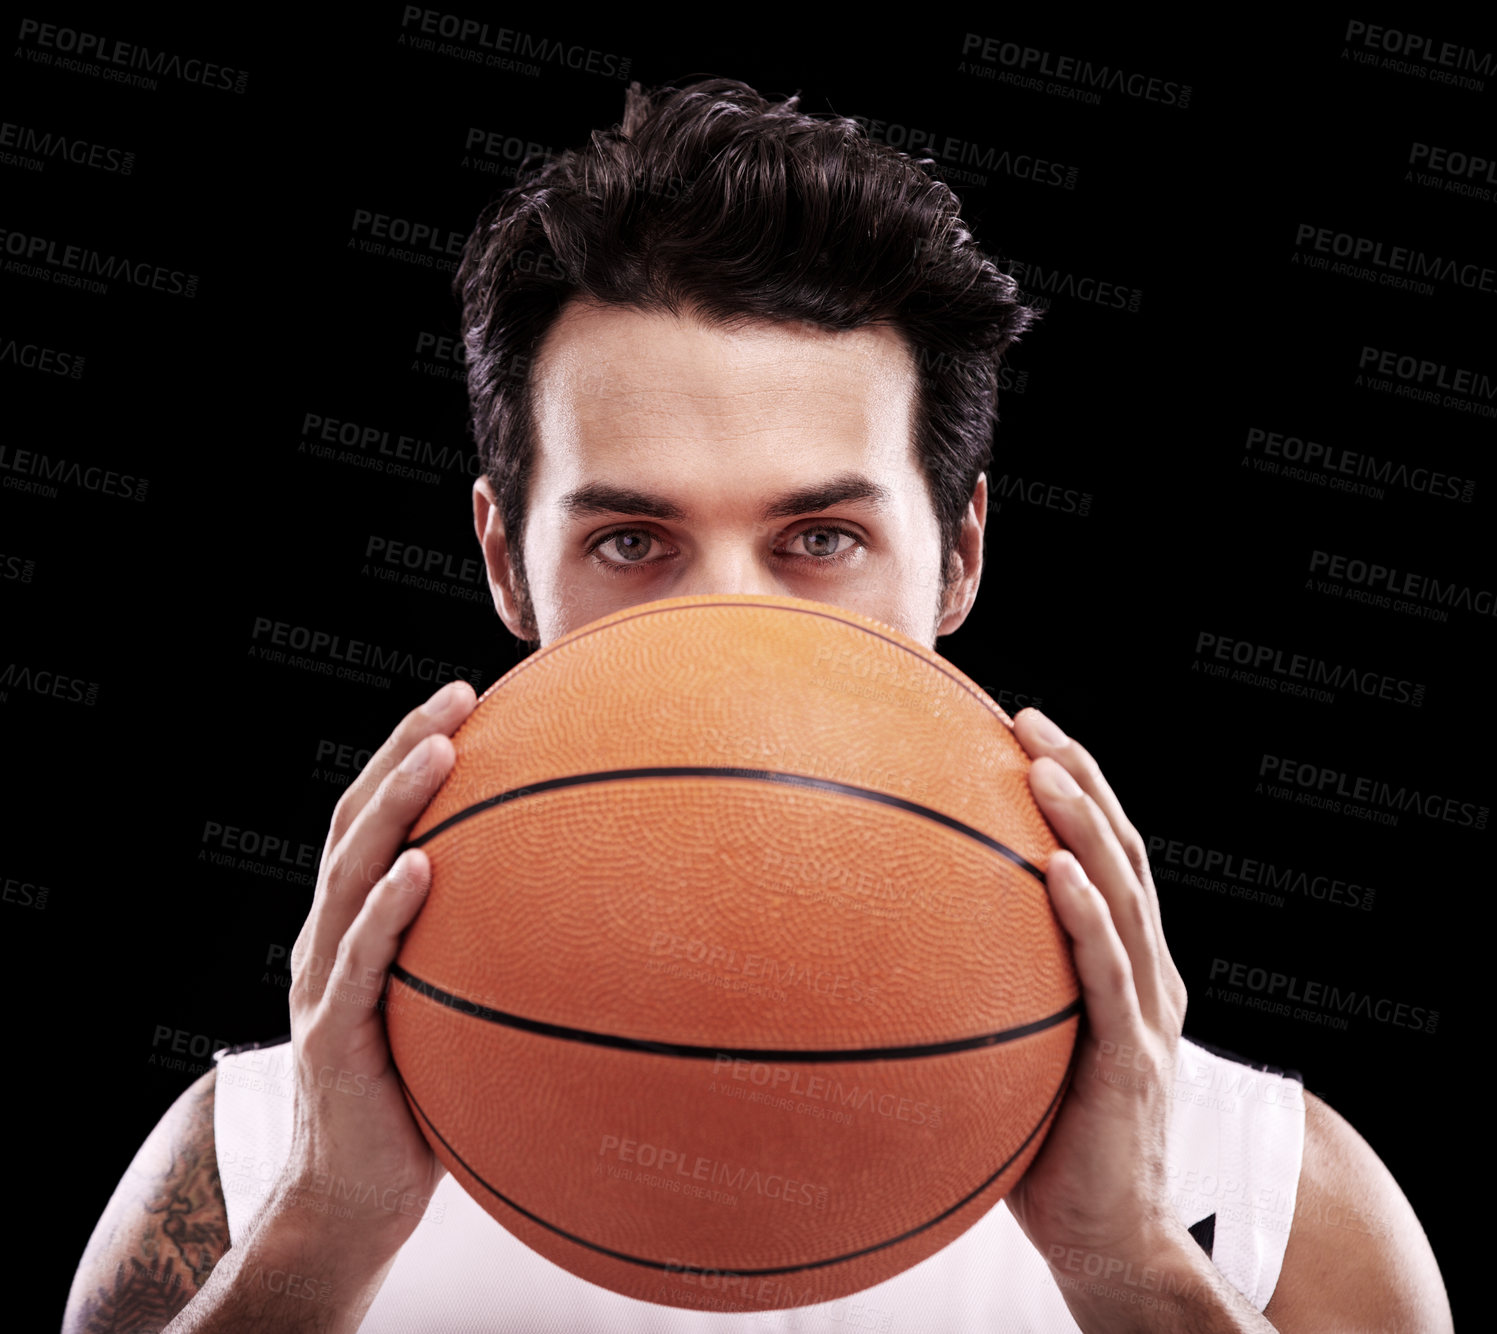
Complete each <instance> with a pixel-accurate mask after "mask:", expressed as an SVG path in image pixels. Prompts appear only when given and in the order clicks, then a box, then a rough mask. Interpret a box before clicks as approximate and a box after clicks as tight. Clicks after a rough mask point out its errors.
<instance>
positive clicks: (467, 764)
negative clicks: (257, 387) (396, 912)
mask: <svg viewBox="0 0 1497 1334" xmlns="http://www.w3.org/2000/svg"><path fill="white" fill-rule="evenodd" d="M454 741H455V744H456V748H457V763H456V766H455V767H454V769H453V771H452V774H451V776H450V777H449V779H448V781H447V783H446V784H445V785H444V787H443V788H442V789H441V791H440V792H438V793H437V795H436V797H435V798H434V799H433V801H432V803H431V805H430V806H429V807H428V809H427V810H426V812H425V813H424V814H423V816H422V817H421V820H420V821H419V822H418V823H417V824H416V826H415V827H414V829H413V830H412V833H411V843H412V844H413V845H415V846H419V847H421V848H424V849H425V851H426V853H427V854H428V856H429V857H430V858H431V863H432V889H431V894H430V896H429V898H428V900H427V903H426V905H425V907H424V908H423V909H422V911H421V915H420V916H419V917H418V918H417V920H416V923H415V925H414V926H413V927H412V928H411V930H410V932H409V933H408V935H407V938H406V940H405V942H404V944H403V946H402V948H401V951H400V954H399V957H398V959H397V961H396V965H395V967H394V969H393V970H392V980H391V983H390V990H389V995H388V997H387V1006H388V1009H387V1016H386V1017H387V1023H388V1029H389V1037H390V1047H391V1052H392V1054H393V1057H394V1060H395V1064H396V1067H397V1069H398V1071H399V1074H400V1078H401V1081H402V1084H403V1086H404V1088H405V1091H406V1096H407V1098H408V1100H409V1102H410V1105H411V1107H412V1110H413V1113H414V1115H415V1117H416V1120H417V1123H418V1124H419V1125H420V1126H421V1127H422V1130H423V1131H424V1133H425V1135H426V1137H427V1139H428V1141H429V1142H430V1143H431V1145H432V1148H433V1150H434V1151H435V1152H436V1154H437V1156H438V1157H439V1158H440V1159H441V1160H442V1161H443V1162H444V1163H445V1164H446V1165H447V1167H448V1168H449V1169H450V1170H451V1172H452V1173H453V1175H454V1176H456V1177H457V1179H458V1180H459V1181H460V1182H461V1183H462V1184H463V1186H464V1187H465V1188H466V1189H467V1190H468V1192H469V1194H471V1195H472V1196H473V1197H474V1199H476V1200H477V1201H478V1202H479V1203H480V1204H481V1205H482V1206H483V1207H484V1208H485V1209H486V1210H488V1212H489V1213H490V1214H492V1215H493V1216H494V1218H496V1219H497V1220H498V1221H499V1222H500V1223H502V1224H503V1225H504V1226H505V1227H506V1228H508V1229H509V1230H510V1231H511V1232H512V1233H514V1234H515V1235H516V1236H517V1237H519V1238H520V1239H521V1240H522V1241H524V1242H525V1243H526V1244H527V1245H529V1246H530V1247H532V1248H533V1249H534V1250H536V1251H539V1252H540V1253H541V1254H542V1255H544V1256H546V1257H548V1258H549V1259H551V1260H553V1261H554V1262H555V1263H556V1264H558V1265H560V1266H562V1268H564V1269H567V1270H569V1271H571V1272H572V1273H573V1274H576V1275H578V1276H580V1277H582V1278H584V1279H587V1280H589V1281H591V1282H593V1283H598V1284H601V1285H602V1286H603V1287H605V1288H611V1289H612V1290H614V1291H615V1292H621V1293H625V1294H627V1295H629V1296H631V1297H638V1298H643V1299H644V1300H647V1301H653V1302H660V1303H665V1304H668V1305H672V1306H693V1307H703V1308H708V1309H714V1310H738V1311H742V1310H768V1309H775V1308H781V1307H789V1306H803V1305H809V1304H811V1303H815V1302H822V1301H830V1300H832V1299H834V1298H837V1297H841V1296H844V1295H846V1294H848V1293H852V1292H857V1291H860V1290H861V1289H864V1288H868V1287H871V1286H872V1285H874V1284H875V1283H879V1282H881V1281H882V1280H884V1279H886V1278H889V1277H891V1276H892V1275H894V1274H897V1273H899V1272H901V1271H902V1270H905V1269H907V1268H909V1267H910V1266H911V1265H914V1264H916V1263H918V1262H919V1261H920V1260H923V1259H924V1258H925V1257H926V1256H928V1255H931V1254H933V1253H934V1252H936V1251H938V1250H940V1249H941V1247H943V1246H945V1245H946V1244H947V1243H949V1242H951V1241H952V1240H954V1239H955V1238H956V1237H958V1236H960V1235H961V1233H962V1232H964V1231H965V1230H966V1229H967V1228H969V1227H971V1226H972V1224H973V1223H975V1222H976V1221H977V1220H978V1219H979V1218H981V1217H982V1215H983V1214H984V1213H986V1212H987V1211H988V1210H989V1209H991V1208H992V1207H993V1205H994V1204H996V1203H997V1202H998V1201H999V1200H1000V1199H1002V1198H1003V1196H1004V1194H1005V1193H1006V1192H1007V1191H1008V1190H1009V1189H1010V1188H1011V1187H1012V1186H1013V1184H1014V1183H1015V1182H1016V1181H1017V1180H1018V1179H1019V1177H1020V1176H1021V1175H1022V1174H1023V1172H1024V1170H1025V1168H1026V1167H1027V1166H1028V1164H1029V1162H1030V1160H1031V1159H1032V1158H1033V1157H1034V1155H1035V1153H1036V1152H1037V1151H1038V1149H1039V1147H1040V1145H1041V1143H1042V1142H1043V1139H1044V1136H1045V1133H1046V1131H1047V1130H1048V1129H1049V1125H1050V1122H1051V1119H1052V1117H1053V1114H1054V1112H1055V1110H1056V1107H1057V1106H1058V1104H1059V1101H1060V1098H1061V1095H1062V1093H1063V1092H1064V1089H1065V1086H1066V1080H1067V1075H1068V1070H1069V1066H1070V1059H1071V1053H1072V1048H1073V1045H1074V1043H1075V1039H1076V1030H1077V1025H1078V1023H1079V1014H1080V1008H1081V1007H1080V991H1079V987H1078V985H1077V980H1076V974H1075V972H1074V969H1073V967H1072V962H1071V956H1070V949H1069V945H1068V942H1067V940H1066V938H1065V934H1064V932H1063V931H1062V929H1061V927H1060V925H1059V923H1058V922H1057V921H1056V919H1055V917H1054V915H1053V913H1052V911H1051V907H1050V900H1049V896H1048V894H1047V892H1046V889H1045V884H1044V879H1043V876H1044V870H1045V867H1046V865H1047V864H1048V861H1049V857H1050V854H1051V853H1052V852H1053V851H1054V850H1055V848H1056V847H1057V846H1058V845H1057V843H1056V841H1055V838H1054V835H1053V834H1052V833H1051V831H1050V828H1049V826H1048V825H1047V824H1046V823H1045V820H1044V818H1043V817H1042V816H1041V814H1040V812H1039V809H1038V807H1037V806H1036V805H1035V803H1034V800H1033V798H1032V797H1031V796H1030V793H1029V787H1028V781H1027V774H1028V770H1029V760H1028V757H1027V756H1026V755H1025V753H1024V751H1023V748H1022V747H1021V746H1020V745H1019V743H1018V742H1017V740H1015V738H1014V736H1013V730H1012V725H1011V723H1010V722H1009V719H1008V718H1007V717H1006V716H1005V714H1004V713H1003V712H1002V710H1000V709H999V708H998V706H997V705H996V704H994V703H993V701H992V700H991V699H989V698H988V696H987V695H986V694H984V692H983V691H982V690H981V689H980V688H979V687H978V686H977V685H975V684H974V683H973V682H972V681H970V680H969V679H968V678H967V677H966V676H964V675H963V674H962V673H961V672H959V671H957V670H956V668H954V667H953V666H951V664H950V663H948V662H946V661H945V660H944V659H943V658H941V657H940V656H939V655H937V654H935V653H933V652H931V651H930V650H929V649H926V648H924V647H922V646H921V645H919V644H917V643H916V642H915V641H914V640H912V639H909V638H907V637H906V636H905V635H902V634H900V633H899V632H898V631H895V630H893V629H891V628H890V627H889V626H887V625H884V624H883V623H882V622H879V621H876V620H874V619H872V618H871V617H867V616H862V615H859V614H858V613H856V612H850V611H844V610H841V609H839V608H836V607H831V606H828V605H826V604H824V603H819V602H811V601H807V600H803V599H800V598H781V597H749V596H741V597H716V596H702V597H682V598H670V599H666V600H664V601H659V602H651V603H646V604H643V605H640V606H635V607H630V608H628V609H627V610H624V611H620V612H617V613H615V614H613V615H610V616H605V617H603V618H602V619H600V620H597V621H594V622H592V623H591V624H589V625H587V626H584V627H583V628H581V629H579V630H576V631H574V632H573V633H572V634H569V635H567V636H566V637H565V638H562V639H558V640H556V641H555V642H554V643H552V644H550V645H548V646H547V647H546V648H544V649H543V650H541V651H539V652H537V653H535V654H533V655H532V656H531V657H529V658H527V659H526V660H525V661H524V662H522V663H520V665H519V666H517V667H516V668H514V670H513V671H511V672H509V673H508V674H507V675H506V676H504V677H503V678H502V679H501V680H499V681H498V682H496V683H495V684H494V686H493V687H492V688H490V690H489V691H488V692H487V693H486V694H485V695H484V697H483V700H482V702H481V703H480V704H479V706H478V707H477V708H476V709H475V710H474V712H473V713H472V715H471V716H470V717H469V718H468V719H467V721H466V722H465V723H464V724H463V726H462V727H461V728H460V729H459V731H458V732H457V735H456V736H455V738H454Z"/></svg>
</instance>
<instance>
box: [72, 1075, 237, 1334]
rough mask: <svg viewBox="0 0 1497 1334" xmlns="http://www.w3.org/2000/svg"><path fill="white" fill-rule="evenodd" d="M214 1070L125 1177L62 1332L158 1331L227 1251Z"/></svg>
mask: <svg viewBox="0 0 1497 1334" xmlns="http://www.w3.org/2000/svg"><path fill="white" fill-rule="evenodd" d="M216 1075H217V1071H216V1070H210V1071H209V1072H208V1073H207V1074H206V1075H204V1076H203V1077H202V1078H201V1079H199V1080H198V1081H197V1082H196V1083H194V1084H193V1085H192V1086H191V1087H190V1088H189V1089H187V1091H186V1092H185V1093H183V1094H182V1096H181V1097H180V1098H178V1099H177V1100H176V1102H174V1103H173V1104H172V1106H171V1108H170V1109H169V1110H168V1111H167V1113H166V1115H165V1116H163V1117H162V1118H161V1120H160V1121H159V1122H158V1123H157V1125H156V1128H155V1129H154V1130H153V1131H152V1132H151V1133H150V1135H149V1137H148V1138H147V1139H146V1142H145V1143H144V1144H142V1145H141V1147H140V1152H139V1153H137V1154H136V1155H135V1159H134V1161H133V1162H132V1163H131V1164H130V1166H129V1167H128V1168H127V1169H126V1170H125V1175H124V1176H123V1177H121V1178H120V1184H119V1185H118V1186H116V1187H115V1191H114V1194H113V1195H112V1196H110V1199H109V1203H108V1205H107V1206H106V1207H105V1209H104V1213H103V1215H102V1216H101V1217H100V1219H99V1222H98V1224H97V1226H95V1228H94V1232H93V1236H92V1237H90V1238H89V1241H88V1246H87V1248H86V1249H85V1250H84V1252H83V1260H82V1262H81V1263H80V1264H79V1266H78V1272H77V1274H76V1275H74V1277H73V1286H72V1290H71V1291H70V1292H69V1293H68V1304H67V1310H66V1312H65V1313H64V1315H63V1322H62V1328H63V1334H114V1332H115V1331H124V1330H141V1329H152V1330H155V1329H160V1328H161V1327H162V1326H164V1325H165V1324H166V1323H167V1321H169V1320H170V1319H171V1318H172V1317H173V1316H174V1315H176V1313H177V1312H178V1311H180V1310H181V1309H182V1308H183V1307H184V1306H186V1305H187V1303H188V1302H189V1301H191V1300H192V1298H193V1297H194V1296H195V1295H196V1294H197V1291H198V1289H199V1288H201V1287H202V1286H203V1284H204V1283H206V1282H207V1280H208V1275H209V1274H210V1273H212V1272H213V1267H214V1265H216V1264H217V1263H218V1261H219V1260H220V1258H222V1256H223V1254H224V1252H225V1251H227V1250H228V1249H229V1220H228V1216H227V1215H226V1214H225V1212H224V1197H223V1190H222V1189H221V1188H220V1186H219V1181H218V1156H217V1153H216V1152H215V1149H214V1144H213V1088H214V1079H215V1077H216Z"/></svg>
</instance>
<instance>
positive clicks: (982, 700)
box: [458, 602, 1008, 731]
mask: <svg viewBox="0 0 1497 1334" xmlns="http://www.w3.org/2000/svg"><path fill="white" fill-rule="evenodd" d="M714 607H732V608H734V609H735V610H742V609H744V608H748V609H749V610H754V609H756V608H759V607H765V609H766V610H772V611H790V612H794V613H795V614H796V615H797V616H815V617H817V618H818V619H820V620H823V621H835V622H836V623H837V624H838V625H840V626H843V627H845V628H846V629H849V630H861V631H862V632H863V633H864V634H865V635H872V636H873V637H874V638H875V639H881V640H883V641H884V643H886V644H888V645H890V646H892V647H893V648H897V649H898V650H899V651H900V652H901V653H907V654H909V655H910V657H912V658H920V661H921V662H922V663H924V665H925V666H927V667H930V668H933V669H934V670H935V671H938V672H940V674H941V675H942V676H944V677H945V678H946V679H947V680H948V681H950V682H951V684H952V685H954V686H957V687H958V688H959V689H961V690H962V691H964V692H965V693H966V694H968V695H971V696H972V698H973V699H975V700H976V701H977V702H978V703H979V704H981V705H982V706H983V708H985V709H986V710H987V711H988V712H989V713H991V714H992V715H993V716H994V717H995V718H999V719H1003V718H1007V716H1008V715H1007V714H1005V713H1004V712H1003V710H1002V709H1000V708H999V707H998V706H997V705H996V704H995V703H994V702H993V701H992V699H990V698H989V697H988V695H987V694H986V693H985V692H983V691H982V690H980V689H978V688H976V687H975V686H974V685H973V684H972V683H971V682H970V681H964V680H961V679H959V678H958V677H955V676H953V675H952V674H951V672H950V671H948V670H947V669H946V667H945V666H943V665H942V664H940V663H937V662H930V661H928V660H927V659H925V658H923V657H921V656H920V654H918V653H916V652H915V650H914V649H912V648H911V647H910V646H909V645H908V644H901V643H900V642H899V641H898V640H897V639H891V638H890V637H889V636H888V635H886V634H883V633H882V632H881V631H878V630H874V629H871V628H870V627H868V626H866V625H858V624H857V623H856V622H854V621H849V620H847V619H846V618H845V617H842V616H833V615H832V614H831V613H830V612H825V611H815V610H813V609H812V608H810V607H783V606H772V607H771V606H767V604H762V603H752V602H699V603H696V604H695V605H693V606H690V607H655V606H646V607H641V608H640V609H639V610H638V611H637V612H635V613H634V615H632V616H621V617H619V619H618V620H616V621H610V622H609V623H608V624H607V625H600V626H598V627H596V628H595V629H592V630H578V631H577V632H576V637H577V639H587V638H588V637H589V636H591V635H596V634H601V633H602V632H603V631H605V630H611V629H613V627H614V626H616V625H626V624H628V622H630V621H637V620H642V619H643V618H644V617H646V616H669V615H673V614H674V613H676V612H682V611H707V610H708V609H710V608H714ZM574 642H575V640H573V639H572V638H571V636H567V637H566V640H565V642H564V643H563V642H557V643H552V644H547V645H546V647H545V648H543V649H538V650H537V651H536V652H534V653H532V654H531V655H530V656H529V657H528V658H526V659H525V660H524V662H519V663H516V664H515V665H514V666H513V667H511V668H510V669H509V671H507V672H506V673H505V674H504V675H503V676H501V677H500V678H499V679H498V680H497V681H495V682H494V684H493V685H491V686H490V687H489V688H488V690H486V691H485V692H484V694H483V698H484V699H487V698H488V697H489V696H490V695H492V694H493V693H494V692H495V691H496V690H498V689H499V688H500V687H501V686H503V685H506V684H507V683H509V682H510V681H513V680H514V678H515V677H516V676H518V675H519V674H520V673H521V672H523V671H525V669H526V668H528V667H533V666H535V664H536V663H537V662H539V661H540V660H541V659H542V658H546V657H549V656H550V655H551V654H552V653H554V652H555V651H556V650H558V649H561V648H565V647H566V646H567V645H568V644H571V643H574ZM470 716H471V715H470ZM463 723H464V725H466V724H467V719H464V720H463ZM458 730H459V731H461V730H462V729H461V728H459V729H458Z"/></svg>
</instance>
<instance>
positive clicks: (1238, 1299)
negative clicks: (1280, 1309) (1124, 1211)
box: [1046, 1227, 1274, 1334]
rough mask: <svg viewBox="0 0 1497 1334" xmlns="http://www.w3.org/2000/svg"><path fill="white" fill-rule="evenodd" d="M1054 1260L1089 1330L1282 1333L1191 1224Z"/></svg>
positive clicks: (1105, 1333)
mask: <svg viewBox="0 0 1497 1334" xmlns="http://www.w3.org/2000/svg"><path fill="white" fill-rule="evenodd" d="M1046 1259H1047V1260H1048V1262H1049V1264H1050V1272H1051V1273H1052V1274H1053V1275H1054V1277H1055V1281H1056V1283H1057V1285H1058V1286H1059V1287H1060V1291H1061V1295H1062V1296H1063V1297H1064V1298H1065V1302H1066V1306H1067V1307H1068V1308H1069V1309H1070V1312H1071V1316H1072V1318H1073V1319H1074V1320H1075V1321H1076V1323H1077V1324H1078V1325H1079V1326H1080V1327H1081V1328H1082V1329H1083V1330H1084V1331H1086V1334H1274V1326H1273V1325H1272V1324H1270V1323H1269V1322H1268V1320H1266V1319H1265V1318H1264V1317H1263V1315H1262V1314H1261V1313H1260V1312H1258V1311H1255V1310H1254V1309H1253V1307H1252V1306H1251V1304H1250V1303H1249V1302H1248V1301H1247V1299H1246V1298H1244V1297H1243V1295H1242V1294H1241V1293H1240V1292H1238V1291H1237V1290H1236V1289H1235V1288H1234V1287H1233V1286H1232V1285H1231V1284H1230V1283H1229V1282H1228V1281H1227V1280H1226V1278H1224V1277H1223V1275H1222V1273H1221V1271H1220V1270H1218V1269H1217V1267H1216V1266H1215V1265H1214V1264H1212V1263H1211V1260H1210V1258H1209V1257H1208V1256H1207V1255H1206V1253H1205V1252H1204V1251H1203V1250H1202V1249H1201V1248H1200V1246H1199V1245H1198V1244H1197V1243H1196V1241H1195V1239H1194V1238H1193V1237H1192V1236H1191V1235H1190V1233H1189V1232H1187V1231H1186V1230H1185V1229H1184V1228H1183V1227H1179V1228H1175V1229H1172V1230H1171V1231H1170V1232H1168V1233H1167V1234H1166V1235H1165V1237H1164V1238H1162V1239H1161V1241H1160V1242H1159V1243H1158V1244H1156V1245H1154V1246H1150V1247H1142V1248H1139V1250H1138V1252H1137V1253H1133V1252H1131V1251H1130V1252H1129V1253H1128V1254H1112V1255H1104V1254H1101V1253H1100V1252H1095V1251H1088V1250H1085V1249H1083V1248H1077V1247H1068V1248H1059V1247H1057V1248H1053V1249H1052V1253H1051V1254H1050V1255H1048V1256H1046Z"/></svg>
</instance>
